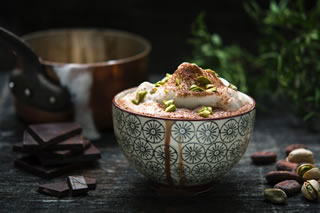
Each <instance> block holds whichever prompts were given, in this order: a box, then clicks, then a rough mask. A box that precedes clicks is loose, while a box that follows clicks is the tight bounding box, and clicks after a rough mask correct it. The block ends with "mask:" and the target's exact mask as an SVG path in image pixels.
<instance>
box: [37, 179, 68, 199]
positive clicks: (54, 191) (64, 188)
mask: <svg viewBox="0 0 320 213" xmlns="http://www.w3.org/2000/svg"><path fill="white" fill-rule="evenodd" d="M38 192H40V193H44V194H49V195H53V196H56V197H59V198H62V197H66V196H68V195H69V186H68V184H67V183H66V182H56V183H48V184H42V185H40V186H39V188H38Z"/></svg>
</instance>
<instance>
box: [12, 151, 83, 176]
mask: <svg viewBox="0 0 320 213" xmlns="http://www.w3.org/2000/svg"><path fill="white" fill-rule="evenodd" d="M14 166H15V167H17V168H20V169H23V170H25V171H27V172H30V173H32V174H34V175H37V176H40V177H43V178H53V177H56V176H59V175H62V174H64V173H67V172H70V171H71V170H74V169H77V168H81V167H84V166H86V164H84V163H81V164H80V163H73V164H66V165H62V166H43V165H41V164H40V162H39V161H38V159H37V158H36V157H34V156H26V157H22V158H19V159H17V160H15V161H14Z"/></svg>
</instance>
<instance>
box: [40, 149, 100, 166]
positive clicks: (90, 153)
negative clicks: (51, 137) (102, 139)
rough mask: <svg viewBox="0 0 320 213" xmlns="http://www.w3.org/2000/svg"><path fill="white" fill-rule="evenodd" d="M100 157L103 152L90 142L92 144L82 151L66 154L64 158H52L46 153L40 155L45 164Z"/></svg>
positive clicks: (58, 163)
mask: <svg viewBox="0 0 320 213" xmlns="http://www.w3.org/2000/svg"><path fill="white" fill-rule="evenodd" d="M100 158H101V153H100V151H99V150H98V149H97V148H96V147H95V146H94V145H93V144H90V146H89V147H88V148H87V149H86V150H85V151H84V152H82V153H78V154H74V155H72V154H70V155H65V156H64V158H54V157H53V158H50V157H47V156H45V155H39V156H38V159H39V161H40V162H41V164H42V165H45V166H47V165H63V164H69V163H84V162H92V161H95V160H97V159H100Z"/></svg>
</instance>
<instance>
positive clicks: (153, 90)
mask: <svg viewBox="0 0 320 213" xmlns="http://www.w3.org/2000/svg"><path fill="white" fill-rule="evenodd" d="M157 90H158V89H157V88H156V87H153V88H152V89H151V90H150V94H154V93H156V92H157Z"/></svg>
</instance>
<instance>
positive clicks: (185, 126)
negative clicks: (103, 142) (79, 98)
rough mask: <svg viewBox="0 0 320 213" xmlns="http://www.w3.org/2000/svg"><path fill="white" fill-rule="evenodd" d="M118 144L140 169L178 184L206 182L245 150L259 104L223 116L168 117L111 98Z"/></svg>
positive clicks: (157, 178) (227, 168)
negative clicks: (124, 105)
mask: <svg viewBox="0 0 320 213" xmlns="http://www.w3.org/2000/svg"><path fill="white" fill-rule="evenodd" d="M113 122H114V132H115V135H116V139H117V141H118V143H119V146H120V148H121V150H122V152H123V153H124V155H125V156H126V158H127V159H128V161H129V162H130V163H131V164H133V165H134V166H135V167H136V168H137V170H138V171H139V172H141V173H142V174H143V175H145V176H146V177H147V178H149V179H151V180H152V181H155V182H157V183H162V184H166V185H174V186H197V185H202V184H208V183H211V182H212V181H214V180H215V179H217V178H220V177H221V176H223V175H224V174H226V173H227V172H228V171H229V170H231V168H232V167H233V166H234V165H235V164H236V163H237V162H238V161H239V160H240V159H241V157H242V156H243V155H244V153H245V151H246V149H247V146H248V144H249V142H250V138H251V135H252V132H253V126H254V122H255V109H253V110H251V111H249V112H247V113H244V114H241V115H237V116H232V117H228V118H222V119H212V120H210V119H203V120H179V119H177V120H166V119H161V118H154V117H148V116H142V115H138V114H135V113H130V112H128V111H126V110H122V109H121V108H119V107H117V106H115V104H113Z"/></svg>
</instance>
